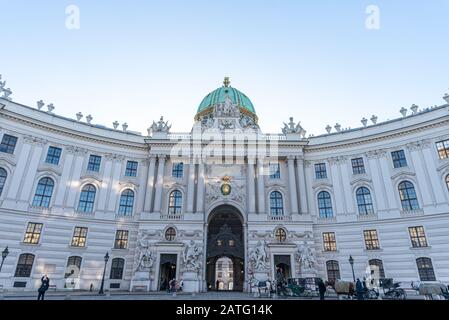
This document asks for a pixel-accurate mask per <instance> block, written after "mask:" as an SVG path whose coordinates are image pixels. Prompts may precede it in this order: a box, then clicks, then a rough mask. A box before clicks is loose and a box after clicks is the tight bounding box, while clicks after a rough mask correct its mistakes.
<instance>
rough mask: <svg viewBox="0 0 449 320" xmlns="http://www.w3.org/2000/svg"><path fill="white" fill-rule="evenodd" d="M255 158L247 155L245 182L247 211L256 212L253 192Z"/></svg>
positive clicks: (254, 193)
mask: <svg viewBox="0 0 449 320" xmlns="http://www.w3.org/2000/svg"><path fill="white" fill-rule="evenodd" d="M254 160H255V159H254V158H253V157H248V164H247V177H246V184H247V186H248V211H249V213H255V212H256V192H255V170H254V164H255V161H254Z"/></svg>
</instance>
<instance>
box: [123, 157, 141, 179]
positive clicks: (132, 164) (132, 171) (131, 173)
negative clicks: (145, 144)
mask: <svg viewBox="0 0 449 320" xmlns="http://www.w3.org/2000/svg"><path fill="white" fill-rule="evenodd" d="M137 166H138V163H137V161H128V162H127V163H126V170H125V176H127V177H137Z"/></svg>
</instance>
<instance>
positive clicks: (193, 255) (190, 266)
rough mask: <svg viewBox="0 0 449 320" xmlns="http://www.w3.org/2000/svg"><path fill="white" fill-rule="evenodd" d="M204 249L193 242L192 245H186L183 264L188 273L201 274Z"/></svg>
mask: <svg viewBox="0 0 449 320" xmlns="http://www.w3.org/2000/svg"><path fill="white" fill-rule="evenodd" d="M202 253H203V251H202V249H201V248H200V247H199V246H198V245H197V244H196V243H195V241H193V240H191V241H190V243H188V244H186V245H185V247H184V251H183V253H182V262H183V264H184V269H185V270H186V271H193V272H199V271H200V269H201V265H202V264H201V259H200V257H201V256H202Z"/></svg>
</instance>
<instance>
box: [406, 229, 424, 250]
mask: <svg viewBox="0 0 449 320" xmlns="http://www.w3.org/2000/svg"><path fill="white" fill-rule="evenodd" d="M408 232H409V233H410V240H411V241H412V247H413V248H423V247H427V239H426V234H425V232H424V227H422V226H419V227H410V228H408Z"/></svg>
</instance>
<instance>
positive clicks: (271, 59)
mask: <svg viewBox="0 0 449 320" xmlns="http://www.w3.org/2000/svg"><path fill="white" fill-rule="evenodd" d="M69 4H75V5H78V6H79V8H80V10H81V28H80V30H68V29H66V28H65V19H66V14H65V9H66V6H67V5H69ZM368 5H377V6H379V8H380V18H381V20H380V30H376V31H373V30H368V29H366V28H365V20H366V18H367V15H366V13H365V10H366V7H367V6H368ZM0 10H1V18H0V19H1V20H0V21H1V26H2V28H1V29H2V36H1V45H0V47H1V50H0V74H2V75H3V79H4V80H5V79H6V80H7V86H8V87H11V89H12V90H13V92H14V93H13V96H12V97H13V98H14V100H15V101H17V102H20V103H24V104H28V105H32V106H35V102H36V101H37V100H40V99H43V100H44V101H45V102H47V103H50V102H52V103H54V104H55V106H56V110H55V112H56V113H57V114H60V115H64V116H68V117H73V118H74V117H75V114H76V113H77V112H78V111H81V112H83V113H84V114H85V115H87V114H89V113H91V114H92V116H93V117H94V120H93V122H94V123H98V124H102V125H107V126H112V125H111V124H112V122H113V121H115V120H118V121H119V122H120V123H123V122H125V121H126V122H128V124H129V126H130V127H129V129H130V130H135V131H141V132H143V133H145V132H146V128H147V127H148V126H149V125H150V124H151V122H152V121H153V120H156V119H158V118H159V116H161V115H164V116H165V117H166V119H168V120H169V121H171V122H172V123H173V131H190V128H191V125H192V123H193V117H194V114H195V112H196V109H197V107H198V105H199V103H200V102H201V100H202V98H203V97H204V96H205V95H206V94H208V93H209V92H210V91H212V90H214V89H215V88H217V87H219V86H221V84H222V81H223V77H224V76H229V77H231V81H232V85H233V86H234V87H235V88H237V89H239V90H241V91H242V92H244V93H245V94H247V95H248V96H249V98H250V99H251V100H252V102H253V103H254V105H255V108H256V112H257V114H258V116H259V118H260V125H261V127H262V129H263V130H264V131H267V132H280V127H281V126H282V122H283V121H287V120H288V118H289V116H294V117H295V119H297V120H300V121H301V123H302V125H303V126H304V128H305V129H306V130H308V132H309V133H313V134H315V135H317V134H320V133H324V127H325V126H326V125H327V124H331V125H332V126H333V125H334V124H335V123H336V122H339V123H341V124H342V126H343V127H349V126H351V127H353V128H354V127H358V126H360V125H361V124H360V119H361V118H362V117H367V118H369V117H371V115H372V114H376V115H378V116H379V121H382V120H387V119H393V118H396V117H399V116H400V114H399V109H400V108H401V107H404V106H405V107H410V106H411V105H412V104H413V103H416V104H418V105H419V106H421V107H428V106H431V105H436V104H438V105H440V104H442V103H443V102H444V101H443V100H442V96H443V94H444V93H445V92H447V90H448V88H449V76H448V70H449V41H448V39H449V19H448V18H447V14H448V12H449V0H429V1H405V0H389V1H375V0H372V1H361V0H359V1H357V0H346V1H335V0H327V1H326V0H320V1H308V2H307V3H305V1H297V0H295V1H293V0H292V1H287V0H276V1H274V0H271V1H267V0H235V1H234V0H229V1H211V0H209V1H205V0H204V1H196V0H192V1H181V0H168V1H167V0H160V1H139V0H132V1H131V0H129V1H113V0H107V1H106V0H101V1H100V0H89V1H87V0H85V1H84V0H82V1H81V0H74V1H56V0H52V1H50V0H40V1H29V0H0Z"/></svg>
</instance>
